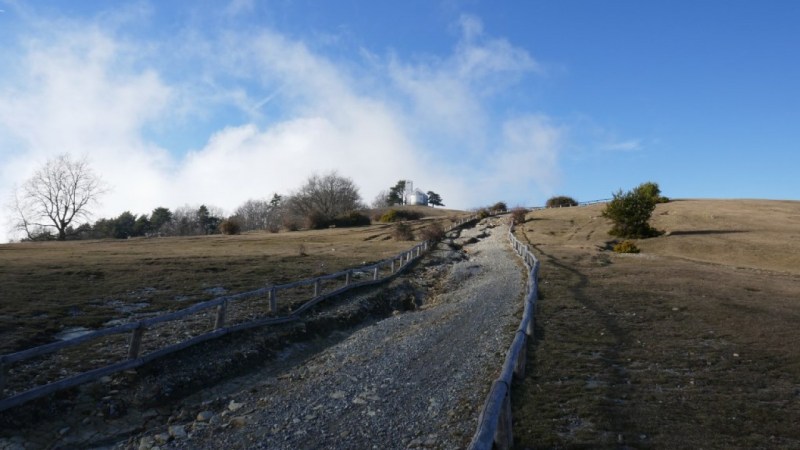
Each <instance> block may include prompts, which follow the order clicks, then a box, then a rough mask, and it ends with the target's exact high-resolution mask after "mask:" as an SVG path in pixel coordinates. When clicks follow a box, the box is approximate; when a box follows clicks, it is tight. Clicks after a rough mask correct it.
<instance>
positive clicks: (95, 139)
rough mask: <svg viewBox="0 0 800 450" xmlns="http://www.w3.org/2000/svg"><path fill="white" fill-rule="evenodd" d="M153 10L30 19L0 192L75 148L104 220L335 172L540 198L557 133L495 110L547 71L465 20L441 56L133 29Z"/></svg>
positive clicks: (483, 196)
mask: <svg viewBox="0 0 800 450" xmlns="http://www.w3.org/2000/svg"><path fill="white" fill-rule="evenodd" d="M248 7H251V4H250V3H249V2H234V3H232V4H231V7H230V8H229V11H228V12H229V13H230V14H235V13H238V12H241V11H244V10H246V9H247V8H248ZM106 19H107V18H106ZM147 20H150V19H149V17H148V14H146V12H145V13H143V14H127V15H126V16H125V17H124V18H118V20H112V21H108V20H106V22H110V23H113V24H114V25H113V27H105V28H104V27H103V26H102V25H100V24H99V23H95V22H78V21H69V20H66V19H58V20H56V19H52V20H48V19H41V18H37V19H36V20H35V21H32V23H30V24H29V27H28V28H27V29H24V30H23V31H22V32H21V33H20V36H19V40H18V42H16V43H15V44H14V45H13V51H10V52H7V54H9V55H10V56H9V57H10V58H11V59H12V60H13V61H12V63H13V67H15V69H14V70H13V71H8V72H7V73H5V74H4V76H3V79H2V80H0V158H2V166H1V167H0V180H1V181H0V196H2V199H3V200H5V199H7V198H9V196H10V194H11V190H12V188H13V186H14V185H15V184H21V183H22V182H24V180H25V179H27V178H28V177H29V176H30V175H31V174H32V173H33V171H34V170H36V168H37V167H39V166H41V164H43V162H44V161H45V160H46V159H47V158H48V157H52V156H54V155H56V154H59V153H63V152H69V153H72V154H74V155H76V156H82V155H86V156H87V157H88V159H89V160H90V162H91V163H92V166H93V168H94V170H95V171H96V172H97V173H99V174H101V176H102V177H103V179H104V180H105V181H106V182H107V183H108V184H110V185H111V186H112V187H113V190H112V191H111V192H110V193H109V194H107V195H106V196H105V197H104V198H103V199H102V206H101V207H100V208H98V209H97V211H96V214H95V215H96V216H97V217H110V216H116V215H118V214H119V213H121V212H122V211H125V210H130V211H131V212H133V213H135V214H139V213H148V212H149V211H151V210H152V209H153V208H155V207H157V206H166V207H170V208H175V207H178V206H181V205H183V204H194V205H198V204H200V203H205V204H209V205H215V206H218V207H221V208H223V209H224V210H226V211H227V212H231V211H232V210H233V209H234V208H236V207H237V206H238V205H239V204H241V203H242V202H244V201H245V200H247V199H250V198H264V197H269V196H271V194H272V193H273V192H278V193H288V192H290V191H291V190H292V189H294V188H297V187H299V186H300V185H301V184H302V182H303V181H304V180H305V179H306V178H307V177H308V176H309V175H310V174H312V173H323V172H327V171H330V170H337V171H338V172H339V173H340V174H342V175H345V176H349V177H351V178H352V179H353V180H354V181H355V182H356V184H357V185H358V186H359V187H360V188H361V193H362V196H363V197H364V199H365V200H366V201H368V202H369V201H371V200H372V198H373V197H374V196H375V195H376V194H377V193H378V191H380V190H382V189H386V188H388V187H389V186H392V185H393V184H394V183H395V182H396V181H397V180H398V179H413V180H414V182H415V185H416V186H419V187H421V188H424V189H431V190H435V191H436V192H439V193H440V194H441V195H442V197H443V199H444V202H445V204H447V205H448V207H456V208H468V207H475V206H480V205H483V204H488V203H493V202H495V201H498V200H504V201H506V202H509V203H510V204H531V203H541V200H542V199H543V198H544V196H546V195H549V194H551V193H552V192H553V191H554V189H555V186H557V185H558V183H559V168H558V160H559V152H560V151H561V149H562V148H563V146H564V139H565V133H566V129H565V128H564V127H563V126H560V125H558V124H557V123H555V121H554V120H553V119H551V118H548V117H547V116H545V115H543V114H541V113H538V112H536V111H534V110H531V111H526V112H523V113H519V114H516V115H513V114H505V113H502V114H498V113H497V112H496V111H494V110H493V100H494V99H495V97H496V96H497V95H499V94H500V93H504V92H507V91H508V90H509V89H512V88H513V87H514V86H515V85H516V84H517V83H518V82H519V80H520V79H522V78H524V77H529V76H542V73H543V69H542V68H541V66H540V65H539V64H538V63H537V61H536V60H535V59H534V58H533V57H532V56H531V55H530V54H528V52H527V51H525V50H524V49H521V48H517V47H515V46H514V45H512V44H511V43H509V42H508V41H506V40H504V39H500V38H495V37H491V36H488V35H487V34H486V33H485V32H484V31H483V29H482V25H481V22H480V20H479V19H478V18H476V17H472V16H463V17H462V18H461V19H460V21H459V26H460V35H459V36H458V38H457V39H456V40H455V42H454V45H453V48H452V52H451V53H450V54H447V55H420V57H419V58H415V59H414V60H412V61H409V60H401V59H400V58H399V57H398V56H397V55H395V54H393V53H392V52H391V51H387V52H385V53H375V52H374V50H372V49H362V51H361V52H360V53H359V55H357V57H354V58H352V59H350V60H347V61H344V62H343V61H340V60H333V59H331V58H329V57H327V56H326V55H324V54H322V53H319V52H315V51H313V50H312V49H310V48H309V46H308V45H306V43H304V42H303V41H301V40H297V39H293V38H289V37H287V36H284V35H282V34H280V33H278V32H276V31H274V30H270V29H258V30H247V31H246V32H245V31H239V30H235V29H221V30H218V31H216V32H214V33H213V34H201V33H199V32H197V30H192V29H186V30H183V31H182V32H181V33H177V34H176V35H175V36H173V37H172V38H171V39H169V40H167V41H166V42H164V41H155V40H148V38H147V37H143V36H136V35H131V34H130V33H128V31H127V30H128V29H129V28H135V27H136V26H137V25H140V24H141V21H147ZM104 23H105V22H104ZM42 30H48V31H47V32H45V33H41V31H42ZM5 214H7V210H4V215H5ZM0 222H3V223H2V224H0V226H5V225H6V222H7V221H0ZM0 231H2V235H3V236H0V238H2V237H4V236H6V235H7V234H8V229H3V230H0Z"/></svg>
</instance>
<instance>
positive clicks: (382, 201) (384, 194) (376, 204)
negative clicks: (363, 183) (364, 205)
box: [372, 189, 391, 208]
mask: <svg viewBox="0 0 800 450" xmlns="http://www.w3.org/2000/svg"><path fill="white" fill-rule="evenodd" d="M389 206H391V205H390V204H389V191H387V190H386V189H384V190H382V191H380V192H378V195H376V196H375V199H374V200H372V207H373V208H387V207H389Z"/></svg>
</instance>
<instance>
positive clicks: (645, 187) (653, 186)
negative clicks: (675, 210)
mask: <svg viewBox="0 0 800 450" xmlns="http://www.w3.org/2000/svg"><path fill="white" fill-rule="evenodd" d="M636 192H638V193H639V194H640V195H642V196H645V197H650V198H652V199H653V200H654V201H655V202H656V203H668V202H669V199H668V198H667V197H664V196H663V195H661V189H660V188H659V187H658V183H653V182H652V181H648V182H646V183H642V184H640V185H639V186H637V187H636Z"/></svg>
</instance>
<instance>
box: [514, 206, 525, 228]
mask: <svg viewBox="0 0 800 450" xmlns="http://www.w3.org/2000/svg"><path fill="white" fill-rule="evenodd" d="M527 213H528V210H527V209H525V208H514V209H512V210H511V219H512V220H513V221H514V225H519V224H523V223H525V214H527Z"/></svg>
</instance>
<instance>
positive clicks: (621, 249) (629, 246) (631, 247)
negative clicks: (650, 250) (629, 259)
mask: <svg viewBox="0 0 800 450" xmlns="http://www.w3.org/2000/svg"><path fill="white" fill-rule="evenodd" d="M614 251H615V252H617V253H639V247H637V246H636V244H634V243H633V242H631V241H622V242H618V243H617V244H615V245H614Z"/></svg>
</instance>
